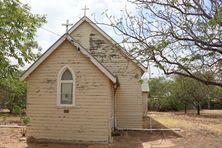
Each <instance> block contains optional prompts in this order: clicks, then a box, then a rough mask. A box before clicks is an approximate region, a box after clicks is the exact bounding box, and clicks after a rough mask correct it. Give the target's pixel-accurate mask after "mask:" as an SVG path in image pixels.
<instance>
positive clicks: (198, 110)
mask: <svg viewBox="0 0 222 148" xmlns="http://www.w3.org/2000/svg"><path fill="white" fill-rule="evenodd" d="M197 115H200V103H198V104H197Z"/></svg>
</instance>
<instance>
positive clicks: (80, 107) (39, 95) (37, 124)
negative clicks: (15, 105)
mask: <svg viewBox="0 0 222 148" xmlns="http://www.w3.org/2000/svg"><path fill="white" fill-rule="evenodd" d="M65 65H68V66H69V67H71V69H72V70H73V71H74V73H75V79H76V82H75V106H74V107H59V106H57V77H58V73H59V71H60V69H61V68H62V67H63V66H65ZM27 85H28V86H27V114H28V116H30V117H31V119H32V121H31V123H30V126H28V129H27V135H28V137H30V136H32V137H34V138H36V139H45V140H47V139H48V140H62V141H66V140H67V141H74V142H102V143H107V142H108V139H109V137H110V136H111V135H110V134H111V124H110V118H111V116H112V115H111V89H110V88H111V82H110V80H109V79H108V78H107V77H106V76H105V75H104V74H103V73H102V72H101V71H100V70H99V69H98V68H97V67H96V66H95V65H94V64H93V63H92V62H91V61H90V60H89V59H88V58H86V57H85V56H84V55H82V54H81V53H80V52H78V51H77V49H76V48H75V47H73V45H71V44H70V43H69V42H68V41H65V42H64V43H62V44H61V45H60V46H59V47H58V48H57V49H56V50H55V51H54V52H53V53H52V54H51V55H50V56H49V57H48V58H47V59H46V60H45V61H44V62H43V63H42V64H41V65H40V66H39V67H38V68H37V69H35V70H34V72H33V73H32V74H31V75H30V76H29V77H28V79H27ZM65 109H68V110H69V113H64V110H65Z"/></svg>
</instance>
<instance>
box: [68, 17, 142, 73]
mask: <svg viewBox="0 0 222 148" xmlns="http://www.w3.org/2000/svg"><path fill="white" fill-rule="evenodd" d="M85 21H86V22H88V23H89V24H90V25H91V26H92V27H93V28H94V29H96V30H97V31H98V32H99V33H101V34H102V35H103V36H104V37H105V38H106V39H107V40H108V41H110V42H111V43H112V44H114V45H117V44H118V43H117V42H116V41H114V40H113V39H112V38H111V37H110V36H109V35H108V34H107V33H105V32H104V31H103V30H102V29H101V28H100V27H99V26H97V25H96V24H95V23H94V22H93V21H91V20H90V19H89V18H88V17H87V16H83V17H82V18H81V19H80V20H79V21H78V22H77V23H76V24H74V25H73V26H72V27H71V28H70V29H69V31H68V33H69V34H71V33H72V32H73V31H74V30H75V29H76V28H77V27H79V26H80V25H81V24H82V23H83V22H85ZM119 48H120V51H121V52H122V53H123V54H124V55H125V56H126V57H127V58H129V59H130V60H132V61H133V62H134V63H135V64H136V65H137V66H138V67H139V68H141V69H142V70H143V71H144V72H145V71H146V67H144V65H142V64H141V63H140V62H139V61H138V60H137V59H135V58H134V57H133V56H131V55H130V54H129V53H128V52H127V51H126V50H125V49H124V48H122V47H121V46H120V47H119Z"/></svg>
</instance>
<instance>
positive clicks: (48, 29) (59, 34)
mask: <svg viewBox="0 0 222 148" xmlns="http://www.w3.org/2000/svg"><path fill="white" fill-rule="evenodd" d="M40 28H41V29H43V30H45V31H48V32H50V33H52V34H54V35H57V36H59V37H60V36H61V35H60V34H58V33H55V32H53V31H51V30H49V29H46V28H44V27H40Z"/></svg>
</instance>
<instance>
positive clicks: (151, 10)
mask: <svg viewBox="0 0 222 148" xmlns="http://www.w3.org/2000/svg"><path fill="white" fill-rule="evenodd" d="M130 2H131V3H133V4H135V6H136V7H137V9H136V12H129V11H128V10H127V8H126V10H125V11H123V13H122V16H120V17H118V18H116V17H114V16H110V15H108V14H107V13H105V14H106V16H107V18H108V19H109V20H110V24H108V25H110V26H112V27H113V28H114V29H115V31H116V32H117V34H118V35H119V36H123V41H122V43H124V44H123V45H126V43H127V44H128V45H129V44H130V46H129V47H130V48H131V49H132V50H130V51H131V53H132V54H133V55H134V56H135V58H137V59H138V60H140V61H141V62H144V63H147V62H148V61H149V62H152V63H154V64H155V66H157V67H158V68H160V69H162V70H163V72H164V73H165V74H167V75H175V74H176V75H181V76H185V77H190V78H193V79H196V80H198V81H200V82H202V83H204V84H207V85H214V86H220V87H222V71H221V69H222V62H221V59H222V50H221V48H222V38H221V36H222V19H221V18H222V1H220V0H215V1H208V0H200V1H197V0H183V1H178V0H167V1H162V0H132V1H130ZM106 25H107V24H106ZM197 73H198V75H196V74H197Z"/></svg>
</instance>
